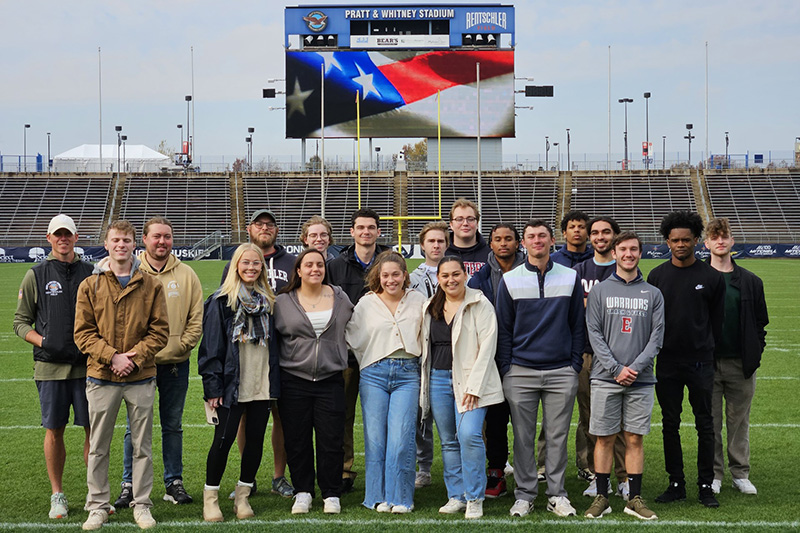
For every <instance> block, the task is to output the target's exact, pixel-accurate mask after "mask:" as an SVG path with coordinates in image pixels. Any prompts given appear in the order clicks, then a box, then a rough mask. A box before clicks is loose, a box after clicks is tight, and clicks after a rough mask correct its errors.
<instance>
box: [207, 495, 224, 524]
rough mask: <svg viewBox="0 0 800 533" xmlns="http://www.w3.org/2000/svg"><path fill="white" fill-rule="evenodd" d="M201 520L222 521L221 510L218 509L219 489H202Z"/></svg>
mask: <svg viewBox="0 0 800 533" xmlns="http://www.w3.org/2000/svg"><path fill="white" fill-rule="evenodd" d="M203 520H205V521H206V522H222V520H223V518H222V511H220V509H219V491H218V490H204V491H203Z"/></svg>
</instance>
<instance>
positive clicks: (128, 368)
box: [111, 352, 136, 378]
mask: <svg viewBox="0 0 800 533" xmlns="http://www.w3.org/2000/svg"><path fill="white" fill-rule="evenodd" d="M135 355H136V352H125V353H115V354H114V355H113V356H112V357H111V371H112V372H113V373H114V375H116V376H118V377H121V378H124V377H125V376H127V375H128V374H130V373H131V372H133V369H134V368H136V365H135V364H134V363H133V360H132V358H133V357H134V356H135Z"/></svg>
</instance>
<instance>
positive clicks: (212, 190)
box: [119, 175, 231, 246]
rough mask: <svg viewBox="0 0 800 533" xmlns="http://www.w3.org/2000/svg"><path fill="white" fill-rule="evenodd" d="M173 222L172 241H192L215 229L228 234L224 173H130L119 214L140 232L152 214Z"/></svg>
mask: <svg viewBox="0 0 800 533" xmlns="http://www.w3.org/2000/svg"><path fill="white" fill-rule="evenodd" d="M156 215H160V216H164V217H167V218H168V219H169V220H170V222H172V225H173V231H174V235H175V240H174V244H175V245H176V246H178V245H191V244H194V243H196V242H197V241H199V240H201V239H203V238H204V237H206V236H208V235H209V234H211V233H214V232H215V231H221V232H222V235H223V236H224V238H225V239H229V238H230V235H231V195H230V183H229V180H228V177H227V176H195V175H192V176H129V177H128V178H127V180H126V181H125V188H124V192H123V196H122V198H121V203H120V207H119V218H124V219H127V220H129V221H130V222H131V223H133V225H134V226H135V227H136V229H137V230H138V232H139V233H141V231H142V228H143V226H144V224H145V222H147V220H148V219H149V218H151V217H153V216H156Z"/></svg>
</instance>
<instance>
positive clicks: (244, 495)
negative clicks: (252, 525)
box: [233, 485, 255, 520]
mask: <svg viewBox="0 0 800 533" xmlns="http://www.w3.org/2000/svg"><path fill="white" fill-rule="evenodd" d="M233 512H234V513H236V518H238V519H239V520H243V519H245V518H253V517H254V516H255V513H254V512H253V508H252V507H250V487H246V486H242V485H236V490H235V491H234V497H233Z"/></svg>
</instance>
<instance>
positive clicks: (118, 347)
mask: <svg viewBox="0 0 800 533" xmlns="http://www.w3.org/2000/svg"><path fill="white" fill-rule="evenodd" d="M107 265H108V258H106V259H103V260H102V261H100V262H99V263H98V264H97V266H96V267H95V270H94V272H93V273H92V275H91V276H89V277H88V278H86V279H85V280H83V282H82V283H81V285H80V287H78V301H77V304H76V308H75V344H76V345H77V346H78V349H79V350H80V351H82V352H83V353H85V354H87V355H88V356H89V358H88V360H87V362H86V366H87V368H86V376H87V377H90V378H96V379H103V380H106V381H117V382H134V381H141V380H143V379H147V378H151V377H154V376H155V375H156V353H158V352H159V351H160V350H161V349H163V348H164V347H165V346H166V345H167V340H168V339H169V322H168V320H167V303H166V300H165V298H164V286H163V285H162V284H161V282H159V281H158V280H157V279H156V278H154V277H153V276H151V275H150V274H147V273H145V272H143V271H142V269H141V268H139V266H140V264H139V260H138V259H137V258H134V261H133V269H132V270H131V280H130V282H129V283H128V285H127V286H126V287H125V288H124V289H123V288H122V286H121V285H120V284H119V280H117V276H116V275H114V273H113V272H111V271H110V270H108V266H107ZM131 351H132V352H136V356H134V357H133V358H132V361H133V362H134V363H135V364H136V366H137V368H136V370H134V371H133V372H131V373H130V374H128V375H127V376H125V377H124V378H120V377H118V376H116V375H114V373H113V372H112V371H111V357H112V356H113V355H114V354H115V353H125V352H131Z"/></svg>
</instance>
